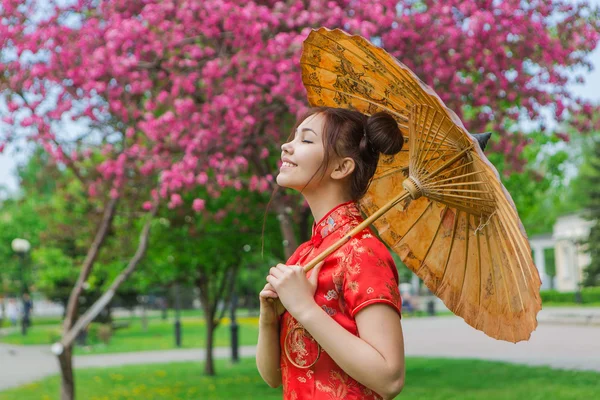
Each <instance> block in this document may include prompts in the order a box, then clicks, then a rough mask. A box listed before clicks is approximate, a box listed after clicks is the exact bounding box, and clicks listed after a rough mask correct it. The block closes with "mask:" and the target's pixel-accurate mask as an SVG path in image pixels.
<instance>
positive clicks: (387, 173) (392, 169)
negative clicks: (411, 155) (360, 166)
mask: <svg viewBox="0 0 600 400" xmlns="http://www.w3.org/2000/svg"><path fill="white" fill-rule="evenodd" d="M402 170H407V171H408V167H393V168H390V169H389V170H386V171H385V172H383V173H382V174H380V175H379V176H377V177H373V179H371V181H377V180H379V179H383V178H386V177H388V176H390V175H394V174H396V173H398V171H402Z"/></svg>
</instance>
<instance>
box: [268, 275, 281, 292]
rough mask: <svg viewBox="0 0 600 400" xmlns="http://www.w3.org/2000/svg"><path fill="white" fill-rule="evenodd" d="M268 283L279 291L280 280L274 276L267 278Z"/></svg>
mask: <svg viewBox="0 0 600 400" xmlns="http://www.w3.org/2000/svg"><path fill="white" fill-rule="evenodd" d="M267 282H269V283H270V284H271V286H273V289H275V290H277V286H278V283H279V280H278V279H277V278H276V277H274V276H273V275H269V276H267Z"/></svg>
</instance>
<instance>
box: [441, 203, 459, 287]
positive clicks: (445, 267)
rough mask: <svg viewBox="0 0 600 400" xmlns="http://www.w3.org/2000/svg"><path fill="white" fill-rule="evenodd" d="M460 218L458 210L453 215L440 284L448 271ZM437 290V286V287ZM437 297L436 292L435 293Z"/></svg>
mask: <svg viewBox="0 0 600 400" xmlns="http://www.w3.org/2000/svg"><path fill="white" fill-rule="evenodd" d="M459 218H460V210H457V212H456V214H454V226H453V227H452V237H451V238H450V246H449V247H450V248H449V249H448V254H447V255H446V262H445V263H444V272H443V273H442V279H441V280H440V284H441V283H443V282H444V279H445V278H446V271H447V270H448V262H449V261H450V255H451V254H452V249H453V248H454V237H455V236H456V226H457V225H458V219H459ZM438 288H439V286H438ZM436 295H437V291H436Z"/></svg>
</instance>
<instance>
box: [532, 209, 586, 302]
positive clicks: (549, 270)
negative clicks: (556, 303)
mask: <svg viewBox="0 0 600 400" xmlns="http://www.w3.org/2000/svg"><path fill="white" fill-rule="evenodd" d="M592 225H593V221H588V220H586V219H584V218H583V217H582V214H581V213H574V214H567V215H563V216H560V217H558V218H557V220H556V223H555V224H554V227H553V229H552V233H551V234H544V235H536V236H532V237H530V238H529V244H530V246H531V250H532V251H533V261H534V263H535V265H536V267H537V269H538V271H539V273H540V278H541V279H542V290H547V289H556V290H558V291H559V292H574V291H576V290H577V289H578V286H579V284H580V282H581V281H582V280H583V271H584V270H585V267H587V266H588V265H589V264H590V261H591V259H590V255H589V253H587V252H586V245H585V244H583V242H584V241H585V240H586V239H587V238H588V236H589V234H590V229H591V227H592Z"/></svg>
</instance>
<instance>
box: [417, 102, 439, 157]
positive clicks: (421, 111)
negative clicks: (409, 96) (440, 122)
mask: <svg viewBox="0 0 600 400" xmlns="http://www.w3.org/2000/svg"><path fill="white" fill-rule="evenodd" d="M423 109H425V107H423V106H422V105H415V106H413V109H412V112H413V116H414V118H413V121H415V122H414V124H417V122H416V121H417V115H416V114H417V110H418V114H419V116H420V115H422V113H423ZM430 110H431V108H430V107H427V108H426V114H425V121H424V122H423V130H422V131H425V130H426V131H427V135H426V136H425V139H424V140H422V141H421V142H423V143H425V144H426V145H427V144H428V146H427V149H426V150H425V151H424V152H418V154H421V153H423V157H418V154H417V164H416V165H418V166H419V167H420V166H421V162H422V160H423V159H424V158H426V157H427V155H428V154H429V150H430V149H431V147H432V146H433V143H434V140H431V142H428V139H429V136H430V135H431V132H432V130H433V129H432V128H433V123H434V119H433V118H432V119H431V124H429V126H428V127H427V128H426V129H425V124H426V123H427V117H428V116H429V111H430ZM416 131H417V128H416V126H415V128H414V130H413V132H416ZM422 131H421V133H422ZM419 136H420V135H419ZM434 138H435V136H434ZM417 139H418V138H417Z"/></svg>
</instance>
